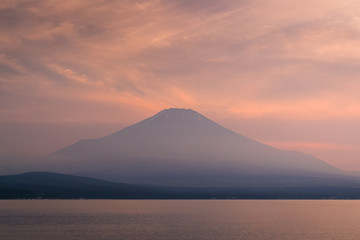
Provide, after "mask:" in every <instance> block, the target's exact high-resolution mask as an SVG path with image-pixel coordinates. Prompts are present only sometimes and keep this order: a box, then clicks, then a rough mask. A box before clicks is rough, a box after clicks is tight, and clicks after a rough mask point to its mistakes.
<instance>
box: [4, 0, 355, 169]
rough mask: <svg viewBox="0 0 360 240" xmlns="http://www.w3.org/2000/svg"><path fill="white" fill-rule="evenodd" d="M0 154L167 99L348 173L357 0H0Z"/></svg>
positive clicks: (51, 142) (115, 120)
mask: <svg viewBox="0 0 360 240" xmlns="http://www.w3.org/2000/svg"><path fill="white" fill-rule="evenodd" d="M0 28H1V35H0V49H1V50H0V116H1V118H0V130H1V131H2V132H3V133H5V134H2V135H1V136H0V145H1V147H0V154H3V155H9V154H30V153H31V154H32V153H36V154H43V153H46V154H47V153H49V152H51V151H55V150H57V148H60V147H63V146H64V145H67V144H71V143H73V142H74V141H76V140H78V139H80V138H89V137H100V136H103V135H106V134H108V133H110V132H112V131H115V130H118V129H120V128H122V127H124V126H126V125H128V124H132V123H134V122H136V121H139V120H142V119H143V118H145V117H149V116H150V115H152V114H155V113H156V112H158V111H160V110H162V109H164V108H168V107H184V108H192V109H194V110H196V111H199V112H200V113H202V114H204V115H206V116H207V117H209V118H211V119H213V120H215V121H216V122H218V123H220V124H222V125H224V126H226V127H228V128H231V129H233V130H234V131H236V132H238V133H240V134H243V135H246V136H248V137H250V138H254V139H255V140H258V141H261V142H264V143H268V144H270V145H272V146H275V147H279V148H283V149H292V150H300V151H303V152H307V153H310V154H313V155H315V156H318V157H320V158H321V159H323V160H325V161H327V162H329V163H331V164H333V165H335V166H337V167H340V168H342V169H346V170H354V171H360V161H359V160H358V158H359V157H360V150H359V146H360V137H359V136H360V127H359V124H360V121H359V120H360V95H359V92H360V82H359V81H360V80H359V79H360V78H359V77H360V5H359V2H358V1H355V0H343V1H338V0H314V1H305V2H304V1H302V0H286V1H285V0H239V1H232V0H231V1H226V0H221V1H220V0H209V1H190V0H163V1H161V0H154V1H106V0H99V1H95V0H94V1H85V0H82V1H80V0H71V1H70V0H69V1H64V0H61V1H60V0H52V1H45V0H43V1H41V0H40V1H16V0H2V1H1V2H0Z"/></svg>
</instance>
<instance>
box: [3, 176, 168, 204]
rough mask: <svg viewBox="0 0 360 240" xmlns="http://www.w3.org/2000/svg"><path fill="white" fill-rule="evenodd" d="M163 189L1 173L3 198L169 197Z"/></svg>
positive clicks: (86, 179)
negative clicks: (4, 174) (3, 174)
mask: <svg viewBox="0 0 360 240" xmlns="http://www.w3.org/2000/svg"><path fill="white" fill-rule="evenodd" d="M166 196H167V193H166V192H165V191H159V190H155V189H150V188H146V187H141V186H135V185H131V184H123V183H113V182H108V181H103V180H98V179H94V178H88V177H80V176H73V175H67V174H59V173H52V172H28V173H23V174H17V175H6V176H0V199H14V198H15V199H16V198H17V199H19V198H22V199H29V198H56V199H69V198H70V199H71V198H102V199H103V198H120V199H121V198H124V199H129V198H164V197H165V198H166Z"/></svg>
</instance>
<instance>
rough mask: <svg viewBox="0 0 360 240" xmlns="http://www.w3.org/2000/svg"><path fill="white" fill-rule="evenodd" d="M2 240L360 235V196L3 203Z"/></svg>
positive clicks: (259, 239)
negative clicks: (299, 198) (308, 198)
mask: <svg viewBox="0 0 360 240" xmlns="http://www.w3.org/2000/svg"><path fill="white" fill-rule="evenodd" d="M0 239H6V240H11V239H21V240H26V239H36V240H41V239H54V240H57V239H66V240H75V239H87V240H88V239H89V240H91V239H97V240H98V239H135V240H140V239H152V240H153V239H161V240H163V239H164V240H165V239H166V240H171V239H204V240H205V239H206V240H211V239H214V240H215V239H224V240H229V239H244V240H248V239H249V240H250V239H254V240H269V239H270V240H271V239H277V240H283V239H284V240H292V239H299V240H304V239H307V240H318V239H324V240H331V239H339V240H340V239H341V240H347V239H354V240H355V239H356V240H358V239H360V201H351V200H350V201H345V200H334V201H333V200H324V201H322V200H314V201H312V200H309V201H307V200H10V201H7V200H5V201H4V200H2V201H0Z"/></svg>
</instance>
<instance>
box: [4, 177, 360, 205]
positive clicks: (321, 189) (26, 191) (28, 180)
mask: <svg viewBox="0 0 360 240" xmlns="http://www.w3.org/2000/svg"><path fill="white" fill-rule="evenodd" d="M309 180H310V181H311V180H314V179H309ZM347 183H350V182H349V181H347ZM36 198H41V199H214V198H217V199H319V198H324V199H331V198H336V199H358V198H360V183H359V181H357V184H354V182H353V184H347V185H346V186H345V185H344V186H316V185H315V186H310V185H309V186H306V187H304V186H293V187H288V186H283V187H281V186H278V187H274V186H272V187H243V188H216V187H212V188H191V187H187V188H174V187H145V186H137V185H132V184H122V183H114V182H108V181H103V180H98V179H94V178H88V177H80V176H73V175H68V174H59V173H52V172H28V173H23V174H16V175H6V176H0V199H36Z"/></svg>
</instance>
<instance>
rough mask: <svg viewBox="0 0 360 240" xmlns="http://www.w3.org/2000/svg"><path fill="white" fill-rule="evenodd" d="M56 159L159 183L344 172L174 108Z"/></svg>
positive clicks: (71, 169) (76, 168)
mask: <svg viewBox="0 0 360 240" xmlns="http://www.w3.org/2000/svg"><path fill="white" fill-rule="evenodd" d="M53 157H54V158H60V160H57V161H58V162H61V164H60V165H61V167H60V168H61V169H62V171H63V172H67V173H77V174H82V175H87V176H93V177H100V178H103V179H110V180H118V181H122V182H129V183H144V184H160V185H180V186H197V185H199V186H205V185H206V186H215V185H216V186H229V187H232V186H240V185H241V186H244V185H247V184H248V185H251V184H253V183H254V182H256V184H258V183H260V182H261V184H264V185H266V184H267V183H268V182H267V181H268V180H266V179H270V178H271V179H272V180H274V179H278V180H279V179H281V181H278V182H277V181H275V182H276V183H279V184H282V183H283V182H284V181H283V179H291V180H289V181H287V182H292V183H293V182H294V181H295V180H294V179H297V178H301V179H302V181H304V179H305V180H306V179H309V178H313V177H320V176H330V175H341V174H343V173H344V172H343V171H341V170H339V169H337V168H335V167H333V166H331V165H329V164H327V163H325V162H324V161H321V160H320V159H318V158H316V157H313V156H311V155H308V154H304V153H300V152H295V151H283V150H279V149H276V148H273V147H270V146H268V145H265V144H262V143H259V142H257V141H254V140H251V139H250V138H247V137H244V136H242V135H240V134H237V133H235V132H233V131H231V130H229V129H226V128H224V127H222V126H220V125H219V124H217V123H215V122H213V121H211V120H210V119H208V118H206V117H205V116H203V115H201V114H199V113H198V112H196V111H193V110H191V109H175V108H171V109H166V110H163V111H161V112H159V113H157V114H156V115H154V116H152V117H150V118H147V119H145V120H143V121H141V122H139V123H137V124H134V125H132V126H129V127H126V128H124V129H122V130H120V131H118V132H115V133H113V134H111V135H109V136H105V137H102V138H97V139H88V140H81V141H79V142H77V143H75V144H73V145H70V146H68V147H66V148H63V149H61V150H59V151H57V152H55V153H54V154H53ZM269 176H271V177H269ZM249 179H250V180H249ZM264 179H265V180H264ZM295 184H297V183H295Z"/></svg>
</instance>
